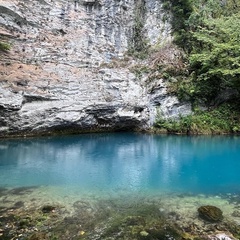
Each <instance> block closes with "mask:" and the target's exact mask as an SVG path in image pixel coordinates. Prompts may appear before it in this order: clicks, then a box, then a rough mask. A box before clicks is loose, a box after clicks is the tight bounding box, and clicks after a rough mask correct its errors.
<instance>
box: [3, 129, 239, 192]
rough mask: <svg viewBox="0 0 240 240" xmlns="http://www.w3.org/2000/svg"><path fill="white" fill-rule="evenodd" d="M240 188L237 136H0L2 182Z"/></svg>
mask: <svg viewBox="0 0 240 240" xmlns="http://www.w3.org/2000/svg"><path fill="white" fill-rule="evenodd" d="M27 186H50V187H58V188H62V189H71V188H74V189H78V190H79V191H88V192H96V191H104V192H118V191H127V192H144V191H152V192H156V193H160V192H169V193H183V194H184V193H197V194H221V193H223V194H224V193H231V194H232V193H234V194H239V192H240V137H232V136H214V137H209V136H208V137H204V136H200V137H196V136H193V137H189V136H160V135H147V134H136V133H106V134H86V135H77V136H64V137H51V138H36V139H34V138H32V139H22V140H19V139H17V140H16V139H13V140H2V141H0V187H4V188H6V187H7V188H17V187H27Z"/></svg>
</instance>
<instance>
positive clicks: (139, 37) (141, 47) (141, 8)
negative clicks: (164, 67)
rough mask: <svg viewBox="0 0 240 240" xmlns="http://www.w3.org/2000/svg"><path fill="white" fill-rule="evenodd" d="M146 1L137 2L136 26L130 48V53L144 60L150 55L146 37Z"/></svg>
mask: <svg viewBox="0 0 240 240" xmlns="http://www.w3.org/2000/svg"><path fill="white" fill-rule="evenodd" d="M145 12H146V9H145V1H143V0H137V1H136V6H135V13H134V26H133V32H132V38H131V41H130V44H129V45H130V47H129V50H128V53H129V54H130V55H132V56H134V57H137V58H140V59H144V58H146V56H147V55H148V49H149V47H148V42H147V39H146V37H145V36H144V17H145Z"/></svg>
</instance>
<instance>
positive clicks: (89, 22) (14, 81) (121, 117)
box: [0, 0, 190, 136]
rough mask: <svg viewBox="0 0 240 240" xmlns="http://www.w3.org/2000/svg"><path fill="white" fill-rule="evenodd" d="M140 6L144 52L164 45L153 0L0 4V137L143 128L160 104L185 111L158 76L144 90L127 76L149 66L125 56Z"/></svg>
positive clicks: (141, 81) (171, 112) (166, 36)
mask: <svg viewBox="0 0 240 240" xmlns="http://www.w3.org/2000/svg"><path fill="white" fill-rule="evenodd" d="M141 7H142V8H141ZM139 9H142V10H141V11H142V12H141V14H142V15H141V16H142V18H141V21H143V27H142V29H141V31H142V34H143V37H144V39H145V40H146V41H147V42H148V44H149V47H150V48H156V49H158V48H159V46H162V45H164V44H166V43H169V42H171V35H170V33H171V26H170V24H169V21H167V20H166V16H167V17H170V16H169V15H167V14H169V13H165V12H164V11H163V9H162V3H161V1H158V0H147V1H143V0H120V1H119V0H82V1H80V0H79V1H78V0H76V1H70V0H69V1H67V0H41V1H37V0H31V1H30V0H27V1H19V0H13V1H10V0H1V1H0V13H1V14H0V36H1V38H2V39H3V40H4V39H6V40H8V41H9V42H10V43H11V45H12V46H11V50H10V51H9V52H8V53H6V52H1V58H0V136H6V135H18V134H26V135H28V134H29V135H31V134H38V133H48V132H52V131H59V130H61V131H62V130H67V131H74V132H81V131H98V130H121V129H146V128H148V127H149V126H151V124H153V122H154V119H155V116H156V109H157V108H158V107H159V106H161V108H162V110H163V114H165V115H166V116H175V115H176V116H177V115H178V114H179V113H181V114H184V113H189V111H190V106H187V105H182V104H180V103H179V101H178V100H177V98H176V97H173V96H170V95H169V94H168V93H167V91H166V86H165V84H164V82H163V80H162V79H161V78H159V77H156V78H155V79H154V80H153V81H152V84H151V85H149V84H148V83H147V79H148V75H144V76H141V77H139V76H137V74H136V73H135V72H134V71H133V69H136V66H138V64H141V65H146V66H148V65H149V64H150V63H149V60H144V61H142V60H141V61H140V60H136V59H134V58H132V57H128V56H127V52H128V50H129V49H130V48H131V47H132V45H133V44H134V39H133V38H134V30H133V29H134V26H135V25H136V21H138V18H137V16H138V15H137V14H138V12H139ZM164 19H165V20H164ZM135 40H136V39H135ZM150 88H151V90H150Z"/></svg>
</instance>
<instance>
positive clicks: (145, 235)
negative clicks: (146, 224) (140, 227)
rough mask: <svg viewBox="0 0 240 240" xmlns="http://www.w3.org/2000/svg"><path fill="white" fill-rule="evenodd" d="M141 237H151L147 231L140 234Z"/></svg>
mask: <svg viewBox="0 0 240 240" xmlns="http://www.w3.org/2000/svg"><path fill="white" fill-rule="evenodd" d="M140 235H141V236H142V237H147V236H148V235H149V233H148V232H146V231H141V232H140Z"/></svg>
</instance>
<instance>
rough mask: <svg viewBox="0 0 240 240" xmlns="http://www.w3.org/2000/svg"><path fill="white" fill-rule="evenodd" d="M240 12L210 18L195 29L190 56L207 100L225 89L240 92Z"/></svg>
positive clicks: (199, 88) (197, 88)
mask: <svg viewBox="0 0 240 240" xmlns="http://www.w3.org/2000/svg"><path fill="white" fill-rule="evenodd" d="M239 26H240V14H239V13H238V14H234V15H232V16H229V17H220V18H216V19H207V20H205V21H204V26H199V27H198V29H197V31H194V32H192V36H193V39H194V44H193V46H194V48H193V50H192V52H191V54H190V56H189V62H190V70H191V71H192V81H193V82H194V85H195V93H196V94H197V95H198V97H201V98H203V99H204V100H206V101H207V102H209V101H211V100H212V99H214V98H215V97H216V96H217V95H218V94H219V92H221V91H222V90H224V89H229V88H232V89H236V90H237V91H239V92H240V28H239Z"/></svg>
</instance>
